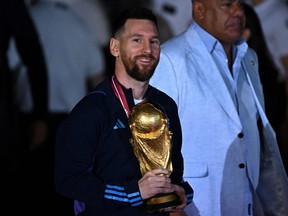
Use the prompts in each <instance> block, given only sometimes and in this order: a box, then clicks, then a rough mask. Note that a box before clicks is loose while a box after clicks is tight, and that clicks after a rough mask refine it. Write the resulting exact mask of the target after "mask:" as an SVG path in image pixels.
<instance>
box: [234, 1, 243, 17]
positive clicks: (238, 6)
mask: <svg viewBox="0 0 288 216" xmlns="http://www.w3.org/2000/svg"><path fill="white" fill-rule="evenodd" d="M233 14H234V15H235V16H243V15H244V8H243V1H241V0H240V1H235V2H234V4H233Z"/></svg>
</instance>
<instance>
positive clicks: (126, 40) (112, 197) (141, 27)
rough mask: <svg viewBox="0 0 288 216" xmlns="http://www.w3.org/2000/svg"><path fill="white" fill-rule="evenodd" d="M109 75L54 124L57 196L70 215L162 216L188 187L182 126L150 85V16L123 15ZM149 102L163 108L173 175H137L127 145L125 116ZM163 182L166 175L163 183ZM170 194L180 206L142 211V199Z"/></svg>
mask: <svg viewBox="0 0 288 216" xmlns="http://www.w3.org/2000/svg"><path fill="white" fill-rule="evenodd" d="M110 52H111V54H112V55H113V56H114V57H115V73H114V75H113V76H112V77H109V78H107V79H106V80H104V81H103V82H102V83H100V84H99V85H98V86H97V87H95V89H93V90H92V91H91V92H90V93H89V94H88V95H87V96H86V97H84V98H83V99H82V100H81V101H80V102H79V103H78V104H77V105H76V106H75V107H74V109H73V110H72V112H71V113H70V115H69V116H68V118H67V119H66V120H65V121H64V122H63V124H62V125H61V126H60V128H59V130H58V134H57V140H56V159H55V184H56V188H57V191H58V192H59V193H60V194H61V195H63V196H66V197H69V198H72V199H74V200H75V203H74V209H75V215H89V216H90V215H91V216H92V215H105V216H109V215H111V216H112V215H113V216H117V215H126V216H130V215H131V216H135V215H137V216H144V215H169V212H173V213H174V212H175V213H179V212H181V211H182V209H183V208H184V207H185V206H186V205H187V203H190V202H191V201H192V195H193V194H192V193H193V191H192V188H191V187H190V186H189V184H187V182H184V181H183V179H182V174H183V158H182V155H181V142H182V135H181V127H180V121H179V117H178V114H177V107H176V104H175V102H174V101H173V100H172V99H171V98H170V97H169V96H167V95H166V94H164V93H163V92H161V91H159V90H157V89H156V88H154V87H152V86H151V85H149V80H150V78H151V76H152V75H153V73H154V69H155V67H156V65H157V64H158V61H159V55H160V41H159V38H158V28H157V20H156V17H155V15H154V14H153V13H152V12H151V11H150V10H148V9H145V8H134V9H130V10H126V11H124V12H123V13H122V14H121V15H120V16H119V18H118V19H117V21H116V23H115V28H114V31H113V37H112V38H111V40H110ZM142 100H145V101H146V100H149V101H150V102H151V103H153V104H156V105H157V106H159V107H161V109H163V110H164V112H165V114H166V115H167V117H168V119H169V130H170V131H171V132H172V133H173V136H172V142H173V150H172V152H171V159H172V164H173V171H172V173H170V172H169V171H168V170H167V169H163V168H157V169H154V170H152V171H149V172H147V173H146V174H144V175H143V176H142V175H141V171H140V167H139V163H138V160H137V158H136V157H135V155H134V153H133V148H132V146H131V144H130V139H131V131H130V129H129V123H128V118H129V113H130V110H131V109H132V108H133V107H134V106H135V104H136V103H139V102H140V101H142ZM168 176H169V177H168ZM171 192H175V193H176V194H177V195H178V197H179V200H180V202H181V203H180V204H179V205H178V206H176V207H174V208H173V209H166V210H165V211H164V212H154V213H148V212H146V211H145V210H143V209H144V206H145V201H146V200H147V199H148V198H150V197H152V196H154V195H156V194H159V193H171Z"/></svg>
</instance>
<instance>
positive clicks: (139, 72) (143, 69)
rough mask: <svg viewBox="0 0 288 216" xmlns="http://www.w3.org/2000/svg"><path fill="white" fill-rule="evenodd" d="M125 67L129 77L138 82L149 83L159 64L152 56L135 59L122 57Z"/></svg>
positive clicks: (140, 56) (139, 56)
mask: <svg viewBox="0 0 288 216" xmlns="http://www.w3.org/2000/svg"><path fill="white" fill-rule="evenodd" d="M122 61H123V65H124V67H125V70H126V72H127V73H128V75H129V76H130V77H132V78H134V79H135V80H138V81H147V80H149V79H150V78H151V77H152V75H153V74H154V71H155V68H156V66H157V64H158V62H159V58H158V59H156V58H155V57H154V56H153V55H152V54H147V55H144V54H142V55H138V56H135V57H134V58H129V57H128V56H126V55H124V56H122Z"/></svg>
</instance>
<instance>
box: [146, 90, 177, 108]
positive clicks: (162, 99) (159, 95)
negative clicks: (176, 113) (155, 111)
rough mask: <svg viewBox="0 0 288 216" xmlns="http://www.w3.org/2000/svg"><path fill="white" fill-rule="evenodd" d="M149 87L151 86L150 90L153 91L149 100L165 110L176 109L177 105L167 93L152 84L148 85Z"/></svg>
mask: <svg viewBox="0 0 288 216" xmlns="http://www.w3.org/2000/svg"><path fill="white" fill-rule="evenodd" d="M150 88H151V91H153V93H152V96H151V100H152V101H153V102H154V103H157V104H159V105H160V106H162V107H163V108H164V109H165V110H167V109H169V110H170V109H173V110H177V105H176V103H175V101H174V100H173V98H172V97H170V96H169V95H168V94H166V93H165V92H163V91H161V90H159V89H158V88H156V87H154V86H151V85H150Z"/></svg>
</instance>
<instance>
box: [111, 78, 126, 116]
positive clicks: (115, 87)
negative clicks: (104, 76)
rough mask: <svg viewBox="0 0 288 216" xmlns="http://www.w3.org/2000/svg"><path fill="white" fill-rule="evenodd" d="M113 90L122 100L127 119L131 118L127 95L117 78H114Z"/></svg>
mask: <svg viewBox="0 0 288 216" xmlns="http://www.w3.org/2000/svg"><path fill="white" fill-rule="evenodd" d="M112 89H113V91H114V94H115V95H116V97H117V98H118V99H119V100H120V102H121V105H122V107H123V109H124V111H125V113H126V115H127V117H128V118H129V115H130V109H129V106H128V103H127V100H126V97H125V94H124V92H123V90H122V88H121V86H120V83H119V82H118V80H117V78H116V77H115V76H112Z"/></svg>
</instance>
